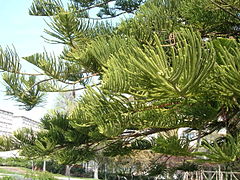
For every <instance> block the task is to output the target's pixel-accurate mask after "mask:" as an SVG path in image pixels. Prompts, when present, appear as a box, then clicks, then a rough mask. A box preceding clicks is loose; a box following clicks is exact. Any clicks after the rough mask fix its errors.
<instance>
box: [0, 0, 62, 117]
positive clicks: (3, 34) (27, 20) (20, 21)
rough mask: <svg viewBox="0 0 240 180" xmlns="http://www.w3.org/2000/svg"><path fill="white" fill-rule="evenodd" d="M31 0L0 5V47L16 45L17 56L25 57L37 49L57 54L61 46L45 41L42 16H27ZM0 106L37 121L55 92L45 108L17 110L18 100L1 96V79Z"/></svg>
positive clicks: (50, 100)
mask: <svg viewBox="0 0 240 180" xmlns="http://www.w3.org/2000/svg"><path fill="white" fill-rule="evenodd" d="M31 2H32V1H31V0H7V1H2V2H1V6H0V46H2V47H6V46H12V45H14V47H15V48H16V50H17V52H18V54H19V56H20V57H24V56H28V55H31V54H33V53H36V52H42V51H43V49H44V47H45V48H46V49H47V51H50V52H51V51H54V52H55V53H56V54H58V53H59V52H60V51H61V49H62V47H61V46H56V45H50V44H47V43H45V42H44V39H43V38H41V35H44V32H43V30H44V28H47V26H46V24H45V22H44V20H43V17H34V16H30V15H28V8H29V7H30V5H31ZM24 69H25V70H30V71H32V67H31V66H30V65H28V64H27V63H24ZM0 81H1V82H0V83H1V84H0V109H3V110H7V111H11V112H14V113H15V114H16V115H24V116H27V117H29V118H32V119H35V120H39V119H40V118H41V117H42V116H43V115H44V114H45V113H46V112H47V110H48V109H50V108H53V104H54V99H55V95H51V96H50V97H49V98H47V99H48V102H46V104H45V106H44V107H40V108H35V109H33V110H31V111H29V112H27V111H24V110H20V109H19V107H18V106H17V103H16V102H14V101H12V100H7V99H9V97H7V96H5V95H4V92H3V91H4V86H3V84H2V80H1V79H0Z"/></svg>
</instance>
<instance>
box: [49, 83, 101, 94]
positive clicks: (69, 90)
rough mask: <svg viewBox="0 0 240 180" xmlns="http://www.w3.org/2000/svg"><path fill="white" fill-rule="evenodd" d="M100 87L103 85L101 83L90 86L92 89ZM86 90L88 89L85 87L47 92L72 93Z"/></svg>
mask: <svg viewBox="0 0 240 180" xmlns="http://www.w3.org/2000/svg"><path fill="white" fill-rule="evenodd" d="M99 85H101V83H97V84H93V85H90V87H94V86H99ZM84 89H87V87H86V86H84V87H82V88H76V89H62V90H61V89H59V90H56V91H47V92H72V91H80V90H84Z"/></svg>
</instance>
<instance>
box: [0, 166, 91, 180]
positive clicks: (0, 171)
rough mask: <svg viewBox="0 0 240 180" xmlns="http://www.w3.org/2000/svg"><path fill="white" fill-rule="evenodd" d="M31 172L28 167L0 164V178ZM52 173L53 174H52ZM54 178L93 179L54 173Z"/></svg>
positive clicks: (64, 179)
mask: <svg viewBox="0 0 240 180" xmlns="http://www.w3.org/2000/svg"><path fill="white" fill-rule="evenodd" d="M30 172H32V171H31V170H29V169H26V168H21V167H9V166H0V178H1V177H4V176H22V177H24V175H26V174H29V173H30ZM53 175H54V174H53ZM54 177H55V178H57V179H60V180H93V179H89V178H75V177H71V178H69V177H66V176H61V175H54Z"/></svg>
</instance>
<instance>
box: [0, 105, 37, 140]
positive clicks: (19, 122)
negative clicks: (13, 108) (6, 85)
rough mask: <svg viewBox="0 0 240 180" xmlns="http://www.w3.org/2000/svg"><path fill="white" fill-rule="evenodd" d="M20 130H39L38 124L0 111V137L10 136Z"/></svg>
mask: <svg viewBox="0 0 240 180" xmlns="http://www.w3.org/2000/svg"><path fill="white" fill-rule="evenodd" d="M21 128H31V129H33V130H35V131H37V130H38V129H39V128H40V123H39V122H38V121H35V120H32V119H30V118H27V117H24V116H15V115H14V113H12V112H9V111H5V110H1V109H0V136H2V135H6V136H9V135H12V133H13V132H14V131H16V130H18V129H21Z"/></svg>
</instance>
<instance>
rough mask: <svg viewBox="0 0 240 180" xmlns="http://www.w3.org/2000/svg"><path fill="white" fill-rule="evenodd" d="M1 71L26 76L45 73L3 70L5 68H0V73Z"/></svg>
mask: <svg viewBox="0 0 240 180" xmlns="http://www.w3.org/2000/svg"><path fill="white" fill-rule="evenodd" d="M2 72H8V73H14V74H19V75H26V76H44V75H46V74H44V73H25V72H16V71H5V70H2V71H1V72H0V73H2Z"/></svg>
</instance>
